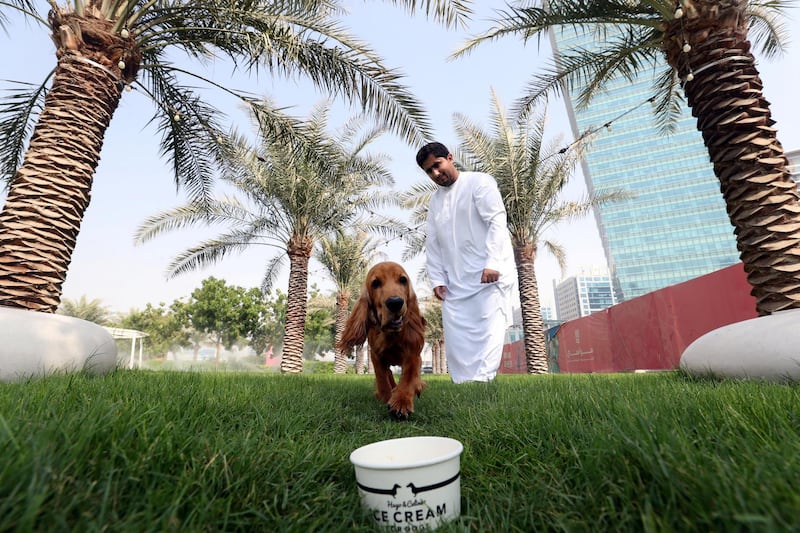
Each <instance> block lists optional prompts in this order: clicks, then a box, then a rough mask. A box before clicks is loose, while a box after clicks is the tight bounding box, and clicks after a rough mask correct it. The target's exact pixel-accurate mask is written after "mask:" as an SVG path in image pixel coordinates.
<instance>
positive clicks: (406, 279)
mask: <svg viewBox="0 0 800 533" xmlns="http://www.w3.org/2000/svg"><path fill="white" fill-rule="evenodd" d="M398 281H399V282H400V285H407V284H408V278H407V277H405V276H400V279H399V280H398Z"/></svg>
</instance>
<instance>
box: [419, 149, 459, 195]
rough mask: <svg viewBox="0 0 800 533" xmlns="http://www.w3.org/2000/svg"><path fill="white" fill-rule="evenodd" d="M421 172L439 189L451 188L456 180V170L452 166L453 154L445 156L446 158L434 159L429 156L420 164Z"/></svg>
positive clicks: (432, 156) (434, 157)
mask: <svg viewBox="0 0 800 533" xmlns="http://www.w3.org/2000/svg"><path fill="white" fill-rule="evenodd" d="M422 170H424V171H425V174H427V175H428V177H429V178H430V179H432V180H433V181H434V183H436V184H437V185H439V186H441V187H449V186H451V185H452V184H453V183H455V181H456V178H458V170H457V169H456V166H455V165H454V164H453V154H447V157H436V156H435V155H433V154H430V155H429V156H428V157H427V158H426V159H425V161H423V162H422Z"/></svg>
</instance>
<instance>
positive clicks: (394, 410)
mask: <svg viewBox="0 0 800 533" xmlns="http://www.w3.org/2000/svg"><path fill="white" fill-rule="evenodd" d="M386 406H387V407H388V408H389V414H390V415H391V416H392V418H394V419H395V420H408V417H409V416H410V415H411V413H413V412H414V401H413V400H412V397H405V396H404V395H399V394H393V395H392V398H391V399H390V400H389V403H387V404H386Z"/></svg>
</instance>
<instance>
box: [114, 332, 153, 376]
mask: <svg viewBox="0 0 800 533" xmlns="http://www.w3.org/2000/svg"><path fill="white" fill-rule="evenodd" d="M105 329H106V331H108V332H109V333H110V334H111V336H112V337H114V338H115V339H130V340H131V359H130V362H128V368H129V369H132V368H133V361H134V355H135V354H136V340H137V339H141V340H139V368H142V348H143V346H144V338H145V337H148V334H147V333H145V332H143V331H136V330H135V329H124V328H109V327H105Z"/></svg>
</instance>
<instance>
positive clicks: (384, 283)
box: [337, 261, 425, 420]
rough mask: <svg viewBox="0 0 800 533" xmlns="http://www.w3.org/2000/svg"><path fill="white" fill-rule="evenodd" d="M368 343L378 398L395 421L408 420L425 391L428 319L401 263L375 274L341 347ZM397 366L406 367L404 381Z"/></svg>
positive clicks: (367, 283)
mask: <svg viewBox="0 0 800 533" xmlns="http://www.w3.org/2000/svg"><path fill="white" fill-rule="evenodd" d="M365 340H366V341H367V342H368V345H369V352H370V359H371V361H372V368H373V369H374V371H375V396H376V397H377V398H378V399H379V400H381V401H382V402H384V403H386V405H387V406H388V408H389V413H390V414H391V415H392V416H393V417H394V418H396V419H398V420H407V419H408V416H409V414H410V413H411V412H413V411H414V396H417V397H419V395H420V394H422V389H424V388H425V382H424V381H422V379H421V378H420V369H421V367H422V355H421V354H422V347H423V345H424V344H425V319H424V318H423V316H422V314H421V313H420V311H419V305H418V303H417V296H416V294H415V293H414V289H413V288H412V287H411V279H410V278H409V277H408V274H407V273H406V271H405V269H404V268H403V267H402V266H400V265H399V264H397V263H394V262H391V261H385V262H382V263H378V264H376V265H375V266H373V267H372V268H371V269H370V270H369V272H368V273H367V278H366V280H365V283H364V289H363V290H362V292H361V296H360V297H359V299H358V302H357V303H356V305H355V307H354V308H353V311H352V312H351V313H350V317H349V318H348V319H347V325H346V326H345V328H344V332H343V333H342V337H341V339H340V340H339V342H338V343H337V348H339V349H340V350H342V351H347V350H349V349H350V348H352V347H353V346H360V345H361V344H364V341H365ZM392 365H397V366H399V367H401V369H402V375H401V376H400V382H399V383H395V379H394V374H393V373H392V370H391V369H390V368H389V367H390V366H392Z"/></svg>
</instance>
